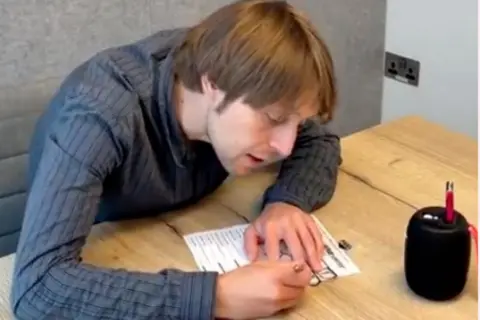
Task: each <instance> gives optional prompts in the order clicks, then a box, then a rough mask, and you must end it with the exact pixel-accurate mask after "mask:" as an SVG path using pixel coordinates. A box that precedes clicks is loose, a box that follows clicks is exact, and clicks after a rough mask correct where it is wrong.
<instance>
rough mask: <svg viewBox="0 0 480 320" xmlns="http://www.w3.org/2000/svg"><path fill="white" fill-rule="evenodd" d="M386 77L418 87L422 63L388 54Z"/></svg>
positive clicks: (386, 57) (386, 56)
mask: <svg viewBox="0 0 480 320" xmlns="http://www.w3.org/2000/svg"><path fill="white" fill-rule="evenodd" d="M385 76H386V77H388V78H392V79H395V80H397V81H400V82H403V83H407V84H410V85H413V86H416V87H418V83H419V78H420V62H419V61H417V60H414V59H411V58H408V57H404V56H401V55H398V54H394V53H392V52H386V53H385Z"/></svg>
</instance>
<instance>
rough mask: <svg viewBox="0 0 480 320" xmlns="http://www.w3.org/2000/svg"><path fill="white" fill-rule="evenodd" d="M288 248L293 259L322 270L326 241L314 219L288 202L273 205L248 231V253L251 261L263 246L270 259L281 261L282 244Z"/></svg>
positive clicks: (246, 235) (267, 207)
mask: <svg viewBox="0 0 480 320" xmlns="http://www.w3.org/2000/svg"><path fill="white" fill-rule="evenodd" d="M282 240H283V241H284V242H285V244H286V245H287V247H288V249H289V251H290V253H291V254H292V258H293V260H296V261H305V262H307V263H308V264H309V265H310V267H311V268H312V269H313V271H315V272H316V271H320V270H321V267H322V265H321V263H322V262H321V259H322V256H323V249H324V247H323V241H322V239H321V234H320V231H318V228H317V226H316V224H315V221H314V220H313V218H312V216H311V215H310V214H308V213H305V212H303V211H302V210H300V209H299V208H297V207H295V206H292V205H289V204H286V203H272V204H269V205H268V206H266V208H265V210H264V212H263V213H262V214H261V215H260V216H259V217H258V218H257V219H256V220H255V221H253V223H252V224H251V225H250V226H249V227H248V228H247V230H246V231H245V250H246V252H247V255H248V257H249V259H250V260H251V261H254V260H256V259H257V258H258V255H259V251H260V244H262V243H263V244H264V245H265V251H266V254H267V257H268V259H269V260H278V259H279V258H280V242H281V241H282Z"/></svg>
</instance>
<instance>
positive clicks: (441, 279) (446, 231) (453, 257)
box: [404, 207, 471, 301]
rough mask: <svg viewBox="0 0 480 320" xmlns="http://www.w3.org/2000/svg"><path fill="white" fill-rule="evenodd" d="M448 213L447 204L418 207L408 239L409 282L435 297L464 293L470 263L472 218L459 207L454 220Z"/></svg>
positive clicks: (441, 298) (406, 267)
mask: <svg viewBox="0 0 480 320" xmlns="http://www.w3.org/2000/svg"><path fill="white" fill-rule="evenodd" d="M444 216H445V208H444V207H426V208H422V209H420V210H418V211H417V212H415V213H414V214H413V216H412V217H411V219H410V221H409V223H408V227H407V232H406V239H405V252H404V271H405V278H406V282H407V284H408V286H409V287H410V289H411V290H412V291H413V292H414V293H416V294H418V295H419V296H422V297H424V298H426V299H429V300H435V301H444V300H450V299H453V298H455V297H457V296H458V295H459V294H461V293H462V291H463V289H464V288H465V284H466V283H467V278H468V270H469V265H470V252H471V251H470V249H471V237H470V231H469V223H468V221H467V220H466V219H465V217H464V216H463V215H462V214H461V213H460V212H457V211H455V220H454V221H453V223H447V222H446V221H445V220H444Z"/></svg>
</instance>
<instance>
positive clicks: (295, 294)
mask: <svg viewBox="0 0 480 320" xmlns="http://www.w3.org/2000/svg"><path fill="white" fill-rule="evenodd" d="M303 294H304V290H303V289H295V288H289V289H288V291H285V294H284V295H282V297H281V298H279V299H277V300H274V301H273V308H274V310H275V312H278V311H281V310H285V309H290V308H292V307H295V306H296V305H297V304H298V303H299V301H300V299H301V298H302V297H303Z"/></svg>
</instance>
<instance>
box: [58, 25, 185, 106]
mask: <svg viewBox="0 0 480 320" xmlns="http://www.w3.org/2000/svg"><path fill="white" fill-rule="evenodd" d="M185 31H186V29H185V28H177V29H167V30H162V31H159V32H156V33H154V34H152V35H150V36H148V37H145V38H143V39H140V40H138V41H136V42H132V43H129V44H125V45H120V46H115V47H110V48H107V49H104V50H102V51H100V52H98V53H96V54H95V55H93V56H92V57H90V58H89V59H88V60H86V61H85V62H83V63H82V64H80V65H79V66H78V67H77V68H75V69H74V70H73V71H72V72H71V73H70V74H69V75H68V76H67V78H66V79H65V80H64V82H63V83H62V86H61V90H60V91H59V92H58V94H59V95H63V96H64V97H65V98H66V99H68V100H72V99H75V100H77V101H78V100H81V101H82V102H88V103H89V104H96V105H98V106H97V107H99V108H102V109H105V110H109V111H116V112H120V113H123V114H125V113H128V112H129V111H131V110H130V109H131V108H132V107H133V106H134V105H135V102H139V101H140V100H145V101H149V100H150V98H151V96H152V94H153V90H154V88H153V85H154V84H153V82H154V77H155V72H156V71H157V65H156V64H157V62H158V61H160V60H162V59H164V58H165V57H166V56H167V55H168V53H169V52H170V50H171V49H172V48H173V47H174V46H175V45H176V44H178V43H179V41H180V40H181V39H182V37H183V36H184V34H185Z"/></svg>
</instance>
